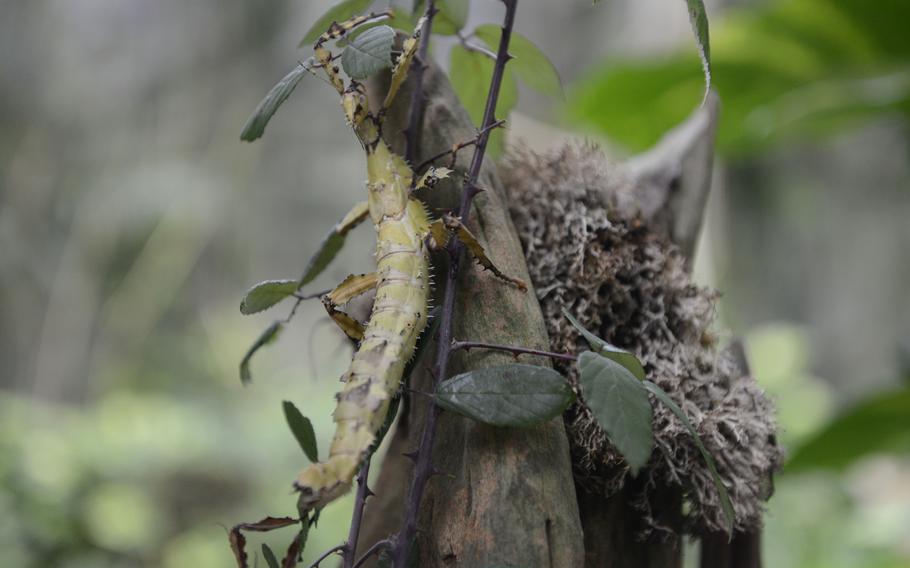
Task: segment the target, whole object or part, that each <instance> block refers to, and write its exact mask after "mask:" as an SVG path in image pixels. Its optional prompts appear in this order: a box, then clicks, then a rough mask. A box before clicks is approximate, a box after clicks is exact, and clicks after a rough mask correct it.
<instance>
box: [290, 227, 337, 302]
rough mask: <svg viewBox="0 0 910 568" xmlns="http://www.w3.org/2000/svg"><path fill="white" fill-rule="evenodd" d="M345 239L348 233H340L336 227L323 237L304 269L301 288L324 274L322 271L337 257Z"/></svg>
mask: <svg viewBox="0 0 910 568" xmlns="http://www.w3.org/2000/svg"><path fill="white" fill-rule="evenodd" d="M345 239H346V233H345V234H343V233H339V232H338V231H337V230H336V229H335V228H333V229H332V230H331V231H330V232H329V233H328V234H327V235H326V236H325V237H324V238H323V239H322V242H321V243H319V248H318V249H316V253H315V254H314V255H313V256H312V257H310V260H309V262H307V265H306V268H304V269H303V276H301V277H300V287H301V288H302V287H303V286H305V285H307V284H309V283H310V282H312V281H313V280H315V279H316V277H317V276H319V275H320V274H322V271H323V270H325V269H326V267H327V266H328V265H329V263H331V262H332V260H334V259H335V256H336V255H337V254H338V251H340V250H341V248H342V247H343V246H344V241H345Z"/></svg>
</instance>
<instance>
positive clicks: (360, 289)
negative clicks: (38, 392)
mask: <svg viewBox="0 0 910 568" xmlns="http://www.w3.org/2000/svg"><path fill="white" fill-rule="evenodd" d="M378 283H379V275H378V274H377V273H376V272H370V273H369V274H356V275H355V274H352V275H350V276H348V277H347V278H345V279H344V281H342V282H341V284H339V285H338V286H336V287H335V289H334V290H332V291H331V292H329V293H328V294H326V295H325V296H323V297H322V305H323V306H325V310H326V311H327V312H328V313H329V317H331V318H332V321H334V322H335V323H336V324H337V325H338V327H340V328H341V331H343V332H344V333H345V335H347V336H348V337H350V338H351V339H353V340H355V341H360V340H361V339H363V324H361V323H360V322H359V321H357V320H355V319H354V318H352V317H351V316H349V315H348V314H346V313H345V312H343V311H341V310H339V309H338V306H340V305H342V304H345V303H347V302H348V301H349V300H350V299H352V298H355V297H357V296H360V295H361V294H364V293H366V292H368V291H370V290H372V289H373V288H375V287H376V285H377V284H378Z"/></svg>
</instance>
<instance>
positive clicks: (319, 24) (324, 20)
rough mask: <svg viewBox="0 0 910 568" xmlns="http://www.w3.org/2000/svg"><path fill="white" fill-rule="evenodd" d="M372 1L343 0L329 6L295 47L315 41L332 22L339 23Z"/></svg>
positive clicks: (361, 10) (357, 12)
mask: <svg viewBox="0 0 910 568" xmlns="http://www.w3.org/2000/svg"><path fill="white" fill-rule="evenodd" d="M372 1H373V0H344V2H339V3H338V4H336V5H335V6H333V7H331V8H329V11H328V12H326V13H325V14H323V15H322V16H321V17H320V18H319V19H318V20H316V23H315V24H313V25H312V26H311V27H310V29H309V30H308V31H307V33H306V35H305V36H303V39H302V40H300V45H298V46H297V47H304V46H306V45H309V44H312V43H315V42H316V40H317V39H319V36H321V35H322V34H324V33H325V32H326V30H328V29H329V26H331V25H332V22H339V23H340V22H343V21H345V20H347V19H349V18H351V17H353V16H356V15H357V14H359V13H361V12H363V11H364V10H366V8H367V6H369V5H370V3H371V2H372Z"/></svg>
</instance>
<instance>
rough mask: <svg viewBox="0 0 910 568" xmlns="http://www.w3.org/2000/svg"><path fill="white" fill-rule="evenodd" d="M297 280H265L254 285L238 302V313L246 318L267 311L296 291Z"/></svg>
mask: <svg viewBox="0 0 910 568" xmlns="http://www.w3.org/2000/svg"><path fill="white" fill-rule="evenodd" d="M297 284H298V281H297V280H266V281H264V282H260V283H259V284H256V285H254V286H253V287H252V288H250V289H249V290H247V293H246V294H244V295H243V300H241V301H240V313H241V314H243V315H245V316H248V315H250V314H255V313H257V312H261V311H262V310H267V309H269V308H271V307H272V306H274V305H275V304H277V303H278V302H280V301H281V300H283V299H285V298H287V297H288V296H291V295H293V294H294V292H296V291H297V287H298V286H297Z"/></svg>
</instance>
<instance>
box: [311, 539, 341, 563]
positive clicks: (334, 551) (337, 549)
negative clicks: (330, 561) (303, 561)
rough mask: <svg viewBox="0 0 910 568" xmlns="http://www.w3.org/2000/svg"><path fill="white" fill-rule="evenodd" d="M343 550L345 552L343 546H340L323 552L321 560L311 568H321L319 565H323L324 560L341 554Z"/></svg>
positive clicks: (317, 560) (318, 559)
mask: <svg viewBox="0 0 910 568" xmlns="http://www.w3.org/2000/svg"><path fill="white" fill-rule="evenodd" d="M342 550H344V545H343V544H339V545H338V546H333V547H332V548H330V549H328V550H326V551H325V552H323V553H322V555H321V556H320V557H319V558H317V559H316V561H315V562H313V563H312V564H310V568H319V564H321V563H322V561H323V560H325V559H326V558H328V557H329V556H331V555H333V554H335V553H336V552H340V551H342Z"/></svg>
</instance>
